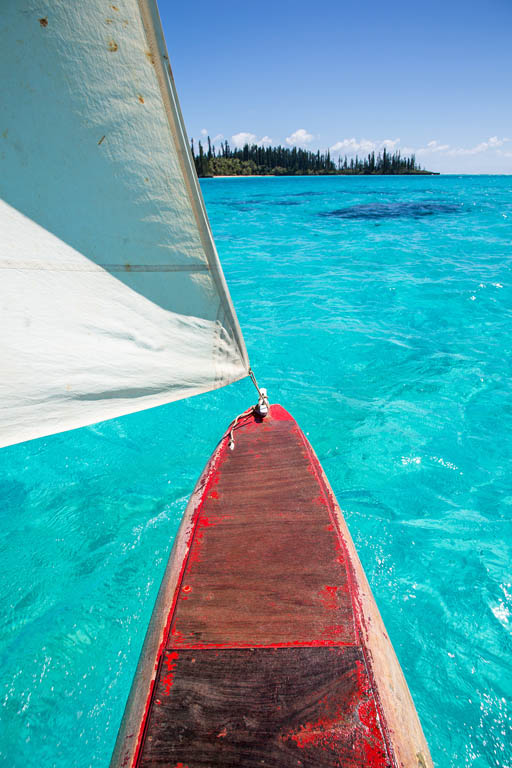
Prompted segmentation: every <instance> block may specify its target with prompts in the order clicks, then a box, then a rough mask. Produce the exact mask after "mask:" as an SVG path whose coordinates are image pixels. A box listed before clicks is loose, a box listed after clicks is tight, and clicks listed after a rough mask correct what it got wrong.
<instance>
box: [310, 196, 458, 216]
mask: <svg viewBox="0 0 512 768" xmlns="http://www.w3.org/2000/svg"><path fill="white" fill-rule="evenodd" d="M461 210H462V208H461V206H460V205H457V204H455V203H443V202H440V201H434V200H431V201H429V202H413V203H400V202H398V203H370V204H365V205H351V206H349V207H348V208H338V209H336V210H334V211H322V212H321V213H320V214H319V216H325V217H327V218H335V219H401V218H409V219H419V218H421V217H423V216H436V215H438V214H442V213H460V212H461Z"/></svg>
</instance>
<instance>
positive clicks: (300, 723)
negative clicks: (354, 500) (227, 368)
mask: <svg viewBox="0 0 512 768" xmlns="http://www.w3.org/2000/svg"><path fill="white" fill-rule="evenodd" d="M235 442H236V446H235V449H234V450H233V451H230V450H228V449H227V447H226V445H224V446H223V447H221V450H220V451H219V454H218V457H217V462H216V466H215V467H214V468H213V469H212V471H211V473H210V476H209V478H208V482H207V487H205V488H204V492H203V495H202V499H201V503H200V505H199V507H198V509H197V510H196V514H195V519H194V521H193V529H192V535H191V541H190V547H189V550H188V556H187V558H186V561H185V563H184V567H183V569H182V574H181V580H180V584H179V590H178V591H177V595H176V596H175V602H174V606H173V609H172V612H171V616H170V622H169V627H168V633H167V639H166V642H165V648H164V650H163V652H162V653H161V656H160V660H159V664H158V671H157V675H156V680H155V684H154V687H153V691H152V696H151V700H150V704H149V707H148V710H147V713H146V718H145V722H144V729H143V733H142V737H141V740H140V745H139V752H138V757H137V765H138V766H141V767H142V766H144V768H149V767H150V766H169V768H213V766H224V767H227V766H233V767H235V766H236V767H237V768H238V767H239V766H245V767H246V768H252V767H253V766H254V768H256V766H258V768H260V767H261V766H264V765H266V766H279V767H280V768H287V767H288V766H290V768H291V767H292V766H293V767H294V768H297V766H304V767H309V766H310V767H311V768H313V767H314V768H320V767H321V766H343V767H344V768H355V767H356V766H374V768H377V767H379V768H380V767H381V766H382V768H383V767H384V766H393V765H395V763H394V762H393V758H392V754H391V746H390V744H389V741H388V739H387V738H386V733H385V729H384V728H383V725H382V722H381V717H380V716H379V702H378V699H377V697H376V695H375V691H374V686H373V685H372V677H371V673H370V671H369V669H368V666H367V659H366V653H365V648H364V646H363V644H362V643H361V639H360V632H359V627H358V620H357V611H356V610H354V603H353V600H354V583H353V579H354V574H353V572H352V568H351V565H350V562H349V558H348V554H347V551H346V548H345V546H344V540H343V537H342V536H341V535H340V531H339V529H338V525H337V518H336V515H335V514H334V513H333V509H332V501H331V495H330V494H329V492H328V489H327V488H326V487H325V484H324V482H323V478H322V475H321V471H320V470H319V465H318V462H317V460H316V457H315V456H314V454H313V452H312V450H311V448H310V446H309V443H308V442H307V441H306V440H305V438H304V436H303V434H302V432H301V431H300V430H299V428H298V427H297V425H296V423H295V421H294V420H293V419H292V418H291V417H290V416H289V415H288V414H287V413H286V411H284V410H283V409H282V408H280V406H272V409H271V415H270V418H268V419H266V420H264V421H263V422H262V423H256V421H255V419H254V417H253V416H250V417H248V418H246V419H245V422H243V423H242V424H241V425H240V426H237V428H236V430H235Z"/></svg>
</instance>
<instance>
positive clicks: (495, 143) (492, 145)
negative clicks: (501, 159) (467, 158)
mask: <svg viewBox="0 0 512 768" xmlns="http://www.w3.org/2000/svg"><path fill="white" fill-rule="evenodd" d="M507 141H510V139H506V138H503V139H499V138H498V137H497V136H491V137H490V138H489V139H487V141H481V142H480V144H477V145H476V146H474V147H470V148H469V149H466V148H464V147H459V148H457V149H452V150H450V152H449V154H450V155H479V154H480V153H482V152H487V150H489V149H498V147H502V146H503V144H505V143H506V142H507Z"/></svg>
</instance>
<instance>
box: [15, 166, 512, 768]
mask: <svg viewBox="0 0 512 768" xmlns="http://www.w3.org/2000/svg"><path fill="white" fill-rule="evenodd" d="M202 188H203V192H204V196H205V200H206V205H207V209H208V213H209V216H210V219H211V223H212V227H213V231H214V234H215V237H216V242H217V246H218V250H219V253H220V257H221V260H222V263H223V266H224V270H225V274H226V278H227V280H228V283H229V286H230V289H231V293H232V297H233V300H234V303H235V305H236V308H237V311H238V316H239V319H240V322H241V325H242V327H243V330H244V334H245V339H246V342H247V346H248V350H249V354H250V357H251V362H252V365H253V368H254V370H255V372H256V375H257V377H258V379H259V382H260V384H261V385H263V386H266V387H267V388H268V391H269V395H270V398H271V400H273V401H274V402H276V401H278V402H280V403H281V404H282V405H284V406H285V407H286V408H287V409H288V410H290V411H291V412H292V413H293V414H294V416H295V417H296V419H297V420H298V422H299V424H300V425H301V426H302V428H303V429H304V431H305V432H306V433H307V434H308V436H309V439H310V441H311V442H312V444H313V447H314V448H315V450H316V452H317V454H318V456H319V458H320V461H321V462H322V464H323V466H324V469H325V471H326V473H327V475H328V477H329V480H330V482H331V484H332V486H333V488H334V491H335V493H336V495H337V497H338V500H339V503H340V506H341V508H342V509H343V511H344V514H345V516H346V519H347V521H348V524H349V527H350V530H351V532H352V536H353V538H354V540H355V543H356V546H357V549H358V551H359V554H360V557H361V560H362V562H363V565H364V567H365V569H366V573H367V575H368V578H369V581H370V583H371V586H372V588H373V591H374V594H375V597H376V599H377V603H378V605H379V608H380V611H381V613H382V615H383V618H384V621H385V623H386V626H387V629H388V631H389V634H390V636H391V640H392V642H393V644H394V647H395V649H396V652H397V655H398V658H399V660H400V662H401V664H402V667H403V669H404V672H405V675H406V678H407V681H408V683H409V686H410V689H411V692H412V694H413V697H414V700H415V702H416V706H417V709H418V712H419V715H420V718H421V721H422V724H423V728H424V731H425V734H426V737H427V739H428V741H429V744H430V747H431V751H432V756H433V759H434V762H435V764H436V766H437V768H463V767H466V766H472V768H488V767H490V766H493V767H494V766H495V767H496V768H510V767H511V766H512V729H511V727H512V702H511V697H512V640H511V633H512V573H511V570H512V569H511V561H512V557H511V555H512V549H511V545H512V376H511V374H512V371H511V359H512V358H511V353H512V177H492V176H487V177H486V176H479V177H477V176H474V177H457V176H440V177H425V176H419V177H403V176H402V177H400V176H398V177H366V178H365V177H354V178H351V177H327V178H326V177H323V178H322V177H316V178H283V179H277V178H260V179H223V180H221V179H213V180H205V181H204V182H203V183H202ZM254 395H255V391H254V389H253V387H252V385H251V383H250V382H249V381H248V380H245V381H242V382H239V383H238V384H236V385H232V386H231V387H228V388H226V389H224V390H222V391H217V392H214V393H211V394H209V395H202V396H200V397H196V398H192V399H191V400H189V401H185V402H180V403H175V404H172V405H169V406H164V407H161V408H157V409H153V410H151V411H147V412H144V413H139V414H134V415H132V416H128V417H124V418H122V419H118V420H116V421H112V422H107V423H103V424H100V425H96V426H93V427H89V428H85V429H81V430H77V431H75V432H71V433H67V434H61V435H57V436H53V437H51V438H47V439H41V440H36V441H33V442H31V443H26V444H23V445H18V446H14V447H12V448H9V449H4V450H2V451H1V452H0V518H1V519H0V549H1V551H0V590H1V604H2V610H1V613H0V617H1V618H0V660H1V663H0V670H1V671H0V699H1V709H0V764H1V765H5V766H9V767H13V766H14V767H16V768H17V767H18V766H20V768H21V766H23V768H26V767H27V766H29V767H30V766H38V767H39V766H44V768H50V767H51V766H57V767H58V768H74V767H75V766H76V767H77V768H85V767H86V766H94V768H100V767H104V768H106V766H108V763H109V759H110V755H111V751H112V748H113V745H114V741H115V738H116V733H117V729H118V726H119V723H120V720H121V717H122V714H123V709H124V705H125V701H126V698H127V695H128V691H129V688H130V684H131V680H132V675H133V672H134V670H135V666H136V664H137V660H138V655H139V651H140V648H141V645H142V642H143V639H144V634H145V631H146V627H147V624H148V621H149V618H150V615H151V611H152V607H153V603H154V600H155V597H156V593H157V590H158V586H159V583H160V579H161V577H162V573H163V570H164V567H165V563H166V560H167V557H168V554H169V551H170V547H171V544H172V541H173V537H174V535H175V533H176V530H177V528H178V525H179V522H180V517H181V515H182V513H183V510H184V508H185V505H186V501H187V498H188V496H189V494H190V492H191V491H192V489H193V486H194V484H195V481H196V479H197V477H198V476H199V473H200V472H201V470H202V468H203V466H204V464H205V462H206V460H207V459H208V457H209V455H210V453H211V451H212V450H213V448H214V447H215V445H216V442H217V440H218V438H219V437H220V436H221V434H222V433H223V431H224V429H225V427H226V426H227V424H228V422H229V421H230V420H231V419H232V418H233V417H234V416H235V415H236V414H237V413H239V412H240V411H242V410H244V409H245V408H246V407H247V406H248V405H250V404H251V403H253V402H254V400H255V398H254Z"/></svg>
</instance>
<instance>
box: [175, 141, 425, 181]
mask: <svg viewBox="0 0 512 768" xmlns="http://www.w3.org/2000/svg"><path fill="white" fill-rule="evenodd" d="M190 148H191V151H192V157H193V158H194V163H195V166H196V171H197V175H198V176H199V177H200V178H212V177H214V176H335V175H348V176H365V175H366V176H368V175H381V176H382V175H390V174H411V175H412V174H414V175H418V174H426V175H429V176H437V175H439V174H437V173H436V172H435V171H426V170H425V169H423V168H422V167H421V166H420V165H419V164H418V163H417V162H416V158H415V156H414V155H409V156H407V157H402V155H401V154H400V151H397V152H394V153H393V154H390V153H389V152H388V151H387V149H386V148H385V147H384V149H383V150H382V152H379V153H378V154H377V155H376V154H375V152H370V154H368V155H367V156H366V157H364V158H360V157H358V156H357V155H356V156H355V157H351V158H350V160H349V159H348V157H347V156H346V155H345V157H341V155H340V156H339V157H338V159H337V161H334V160H333V159H332V157H331V153H330V152H329V150H327V151H326V152H324V153H321V152H320V150H318V151H317V152H311V151H310V150H308V149H302V148H300V147H282V146H281V145H279V146H277V147H270V146H261V145H259V144H252V145H249V144H245V145H244V146H243V147H238V148H235V149H231V147H230V146H229V144H228V142H227V141H224V142H222V143H221V145H220V148H219V149H216V147H215V145H213V144H212V142H211V140H210V137H209V136H208V148H207V149H206V148H205V147H203V145H202V143H201V142H200V141H199V142H198V149H197V152H196V149H195V146H194V140H193V139H192V142H191V146H190Z"/></svg>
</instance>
